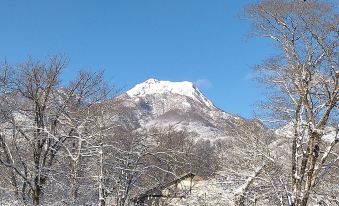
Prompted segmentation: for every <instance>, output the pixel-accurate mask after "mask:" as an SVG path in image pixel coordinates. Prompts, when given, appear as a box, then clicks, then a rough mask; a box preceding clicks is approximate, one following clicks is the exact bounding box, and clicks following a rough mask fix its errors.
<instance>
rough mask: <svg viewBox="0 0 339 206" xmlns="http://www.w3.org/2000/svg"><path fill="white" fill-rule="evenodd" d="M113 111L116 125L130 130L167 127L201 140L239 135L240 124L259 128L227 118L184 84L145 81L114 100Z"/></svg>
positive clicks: (189, 83) (226, 115)
mask: <svg viewBox="0 0 339 206" xmlns="http://www.w3.org/2000/svg"><path fill="white" fill-rule="evenodd" d="M112 103H114V105H115V106H114V107H113V108H114V110H115V111H116V112H117V113H119V114H120V115H118V118H116V119H115V121H119V123H120V124H123V125H124V126H126V127H129V128H131V129H138V128H152V127H167V126H169V125H175V128H176V129H185V130H187V131H189V132H192V133H194V134H195V135H196V136H198V137H200V138H204V139H210V140H214V139H219V138H225V137H233V136H235V135H239V133H241V130H242V125H244V124H255V126H257V127H258V128H259V127H260V128H263V126H262V125H261V124H258V122H254V121H248V120H245V119H243V118H240V117H238V116H234V115H231V114H228V113H226V112H224V111H222V110H221V109H219V108H217V107H216V106H214V104H213V103H212V102H211V101H210V100H209V99H208V98H207V97H206V96H204V95H203V94H202V92H201V91H199V89H198V88H197V87H196V86H195V85H194V84H193V83H192V82H188V81H183V82H170V81H160V80H156V79H148V80H146V81H145V82H142V83H140V84H137V85H135V86H134V87H133V88H131V89H130V90H128V91H127V92H125V93H123V94H121V95H119V96H118V97H116V98H115V99H114V100H113V101H112Z"/></svg>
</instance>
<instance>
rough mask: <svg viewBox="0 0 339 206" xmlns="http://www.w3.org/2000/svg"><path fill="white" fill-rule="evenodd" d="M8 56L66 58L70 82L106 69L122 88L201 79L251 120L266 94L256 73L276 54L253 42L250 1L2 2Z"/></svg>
mask: <svg viewBox="0 0 339 206" xmlns="http://www.w3.org/2000/svg"><path fill="white" fill-rule="evenodd" d="M0 2H1V6H0V31H1V32H0V59H6V60H7V61H9V62H11V63H16V62H20V61H23V60H25V59H26V58H27V57H28V56H32V57H35V58H44V57H46V56H48V55H53V54H58V53H62V54H65V55H66V56H68V57H69V58H70V64H69V66H68V69H67V70H66V71H65V74H64V76H63V79H64V80H65V81H66V80H68V79H70V78H72V77H73V76H74V75H75V73H76V71H78V70H79V69H83V68H86V69H89V70H92V71H95V70H105V71H106V73H105V74H106V78H107V79H108V80H111V81H112V82H113V83H114V84H115V85H116V86H117V87H118V88H123V89H125V90H126V89H129V88H130V87H132V86H133V85H134V84H136V83H139V82H142V81H144V80H146V79H148V78H156V79H160V80H171V81H182V80H188V81H192V82H196V83H197V84H198V86H199V87H200V89H201V90H202V91H203V92H204V94H205V95H206V96H207V97H209V98H210V99H211V100H212V101H213V102H214V103H215V104H216V105H217V106H218V107H220V108H222V109H223V110H225V111H226V112H230V113H233V114H238V115H241V116H243V117H247V118H251V117H252V116H253V113H252V111H253V110H255V106H254V104H255V103H256V102H257V101H258V100H260V99H261V98H262V91H261V90H260V88H259V87H258V85H257V84H256V83H255V82H254V81H253V80H251V77H252V76H253V74H252V68H253V66H254V65H255V64H258V63H260V62H261V61H262V60H263V59H264V58H265V57H267V56H268V55H271V54H272V53H274V50H273V48H272V45H271V44H270V42H268V41H267V40H263V39H258V38H247V34H248V32H249V31H250V24H249V22H248V21H244V20H240V19H239V18H238V15H239V14H240V13H241V11H242V7H243V6H244V5H246V4H247V3H249V2H251V1H249V0H237V1H229V0H101V1H94V0H71V1H70V0H58V1H52V0H32V1H19V0H11V1H4V0H1V1H0Z"/></svg>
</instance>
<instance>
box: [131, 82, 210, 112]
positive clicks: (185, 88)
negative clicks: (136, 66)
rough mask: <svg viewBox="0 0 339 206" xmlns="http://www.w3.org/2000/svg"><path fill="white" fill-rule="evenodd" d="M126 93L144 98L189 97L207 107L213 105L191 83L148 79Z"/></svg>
mask: <svg viewBox="0 0 339 206" xmlns="http://www.w3.org/2000/svg"><path fill="white" fill-rule="evenodd" d="M126 93H127V95H128V96H130V97H145V96H146V95H153V94H166V93H167V94H168V93H173V94H178V95H183V96H186V97H189V98H191V99H193V100H195V101H198V102H200V103H202V104H204V105H206V106H208V107H214V105H213V103H212V102H211V101H210V100H208V99H207V98H206V97H205V96H204V95H203V94H202V93H201V92H200V91H199V89H198V88H196V87H195V86H194V84H193V83H192V82H188V81H183V82H170V81H159V80H156V79H148V80H146V81H145V82H143V83H140V84H137V85H136V86H135V87H133V88H132V89H130V90H129V91H127V92H126Z"/></svg>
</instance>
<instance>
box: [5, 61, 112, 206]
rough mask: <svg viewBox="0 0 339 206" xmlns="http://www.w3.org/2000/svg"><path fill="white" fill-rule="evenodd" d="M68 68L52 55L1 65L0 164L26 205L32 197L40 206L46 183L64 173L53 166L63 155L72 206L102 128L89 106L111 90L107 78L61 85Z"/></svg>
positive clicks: (87, 77) (88, 78)
mask: <svg viewBox="0 0 339 206" xmlns="http://www.w3.org/2000/svg"><path fill="white" fill-rule="evenodd" d="M66 64H67V60H66V59H65V58H64V57H62V56H54V57H51V58H50V59H48V61H46V62H43V61H34V60H31V59H30V60H29V61H27V62H25V63H23V64H19V65H16V66H12V65H9V64H7V63H4V64H3V65H2V66H1V76H0V79H1V83H0V87H1V94H0V102H1V119H2V121H1V123H2V124H1V135H0V144H1V150H0V164H1V165H2V166H4V167H6V168H7V169H8V171H9V177H10V178H11V179H12V180H11V181H10V182H11V185H12V186H13V188H14V193H15V196H16V198H17V199H18V195H19V191H21V192H20V194H21V197H22V200H23V201H24V202H25V203H28V200H29V199H31V200H32V203H33V205H40V204H42V199H43V197H44V193H46V192H47V191H48V189H49V188H47V185H49V184H50V182H52V180H55V179H56V178H54V177H53V174H54V173H59V172H61V171H56V170H55V169H56V168H55V167H54V165H55V164H56V162H58V161H57V160H60V157H61V155H62V154H66V156H67V158H68V159H69V162H70V164H69V165H70V167H71V168H72V170H71V171H72V172H71V176H72V178H71V179H72V181H71V184H70V185H71V188H72V189H71V190H72V192H71V194H72V195H71V196H72V199H73V203H74V202H75V200H76V196H77V182H76V179H77V176H76V175H77V171H76V165H77V164H78V162H79V160H80V159H81V157H82V154H83V153H85V149H86V146H85V145H89V143H90V141H89V140H90V139H91V138H94V134H93V132H94V131H98V130H99V129H98V127H99V125H98V124H97V122H98V121H96V118H97V116H99V115H98V114H96V113H95V111H97V110H93V109H92V108H90V107H93V105H94V104H96V103H97V102H98V101H101V100H102V99H103V97H105V96H106V94H107V92H108V90H107V88H106V85H105V84H104V82H103V75H102V73H98V74H89V73H86V72H80V74H79V77H78V78H77V79H76V80H74V81H73V82H71V84H70V85H69V86H68V87H61V85H60V76H61V73H62V70H63V69H64V68H65V66H66ZM92 123H95V124H92ZM95 126H96V127H95ZM94 127H95V128H94ZM87 147H88V146H87ZM58 164H60V162H58ZM19 187H21V189H20V190H19ZM52 192H53V191H52Z"/></svg>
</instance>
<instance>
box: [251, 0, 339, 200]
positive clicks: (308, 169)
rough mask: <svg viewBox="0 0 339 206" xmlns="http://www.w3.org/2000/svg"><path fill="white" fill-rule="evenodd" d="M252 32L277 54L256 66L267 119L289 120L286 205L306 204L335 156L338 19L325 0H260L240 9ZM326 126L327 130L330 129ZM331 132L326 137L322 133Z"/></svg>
mask: <svg viewBox="0 0 339 206" xmlns="http://www.w3.org/2000/svg"><path fill="white" fill-rule="evenodd" d="M246 15H247V17H249V18H250V19H251V20H252V22H253V25H254V33H255V34H257V35H260V36H264V37H268V38H270V39H272V40H273V41H274V42H275V44H276V45H277V46H278V49H279V51H281V52H280V55H278V56H276V57H273V58H270V59H268V60H267V61H266V62H265V63H264V64H263V65H261V66H258V72H259V79H260V81H262V82H263V83H265V84H267V85H268V86H269V88H270V89H271V91H272V92H271V96H270V97H269V101H267V102H266V103H265V104H263V106H264V108H265V109H268V110H267V111H270V112H269V114H270V115H271V117H273V118H272V119H271V120H272V121H275V122H277V121H279V122H283V123H285V124H288V123H289V124H291V125H292V128H293V135H291V137H290V138H291V159H290V161H291V162H290V163H291V164H290V165H289V166H290V172H291V183H290V188H291V190H290V194H289V205H298V206H299V205H302V206H304V205H307V202H308V201H309V197H310V194H311V193H312V192H316V190H317V184H318V183H319V182H321V181H322V180H321V177H322V175H321V173H322V171H323V170H324V169H325V168H326V169H327V170H328V169H331V168H329V167H331V166H330V165H329V164H328V163H330V162H332V161H337V158H338V154H336V153H333V150H334V148H335V146H336V145H337V143H338V142H339V141H338V140H339V139H338V138H339V137H338V136H335V135H334V133H335V131H329V130H335V129H333V128H335V127H336V124H338V116H336V114H338V93H339V86H338V81H339V71H338V59H339V58H338V34H339V33H338V23H339V18H338V15H337V10H336V9H335V7H334V5H332V4H331V3H329V2H328V1H327V2H326V1H320V0H319V1H306V2H304V1H296V0H277V1H269V0H261V1H259V2H257V3H253V4H251V5H249V6H248V7H247V8H246ZM331 128H332V129H331ZM328 132H330V133H331V132H332V134H333V135H332V138H330V139H325V138H324V137H325V135H326V134H327V133H328Z"/></svg>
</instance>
